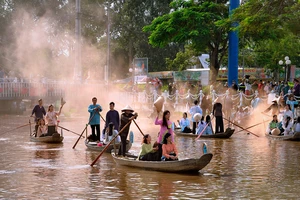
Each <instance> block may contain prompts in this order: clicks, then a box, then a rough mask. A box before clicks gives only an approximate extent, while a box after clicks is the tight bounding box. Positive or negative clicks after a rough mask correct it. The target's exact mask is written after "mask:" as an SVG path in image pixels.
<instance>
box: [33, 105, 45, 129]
mask: <svg viewBox="0 0 300 200" xmlns="http://www.w3.org/2000/svg"><path fill="white" fill-rule="evenodd" d="M45 115H46V110H45V108H44V106H43V100H42V99H39V100H38V104H37V105H35V106H34V108H33V110H32V112H31V115H30V117H33V116H34V121H35V123H36V125H35V133H36V132H37V129H38V126H39V125H38V121H39V119H43V118H44V116H45Z"/></svg>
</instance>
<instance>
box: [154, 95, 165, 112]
mask: <svg viewBox="0 0 300 200" xmlns="http://www.w3.org/2000/svg"><path fill="white" fill-rule="evenodd" d="M163 105H164V97H162V96H159V97H158V98H157V99H156V101H155V102H154V106H155V108H156V110H157V112H160V111H161V110H162V107H163Z"/></svg>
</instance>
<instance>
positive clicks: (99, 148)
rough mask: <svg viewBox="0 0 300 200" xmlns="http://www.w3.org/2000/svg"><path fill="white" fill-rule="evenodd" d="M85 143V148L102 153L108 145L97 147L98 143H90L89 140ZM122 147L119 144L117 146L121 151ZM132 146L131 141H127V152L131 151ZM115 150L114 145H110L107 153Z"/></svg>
mask: <svg viewBox="0 0 300 200" xmlns="http://www.w3.org/2000/svg"><path fill="white" fill-rule="evenodd" d="M84 143H85V146H86V147H87V148H88V149H89V150H93V151H102V150H103V149H104V148H105V147H106V145H103V146H97V142H89V141H88V140H85V141H84ZM120 145H121V144H120V143H117V144H116V148H117V149H119V148H120ZM131 146H132V143H131V142H130V141H129V140H127V141H126V152H128V151H129V150H130V148H131ZM113 149H114V145H113V144H110V145H109V147H108V148H107V149H106V151H105V152H106V153H110V152H111V150H113Z"/></svg>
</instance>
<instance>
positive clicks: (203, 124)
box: [197, 116, 206, 135]
mask: <svg viewBox="0 0 300 200" xmlns="http://www.w3.org/2000/svg"><path fill="white" fill-rule="evenodd" d="M205 127H206V122H205V121H204V116H202V117H201V120H200V122H199V123H198V126H197V135H199V134H200V133H202V131H204V128H205Z"/></svg>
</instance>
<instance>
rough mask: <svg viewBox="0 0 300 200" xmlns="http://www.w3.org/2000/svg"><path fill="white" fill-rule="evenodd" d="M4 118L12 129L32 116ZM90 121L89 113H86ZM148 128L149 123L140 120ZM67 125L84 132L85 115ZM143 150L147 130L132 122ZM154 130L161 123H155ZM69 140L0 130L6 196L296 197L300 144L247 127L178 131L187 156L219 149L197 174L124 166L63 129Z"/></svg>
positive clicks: (0, 172) (0, 174)
mask: <svg viewBox="0 0 300 200" xmlns="http://www.w3.org/2000/svg"><path fill="white" fill-rule="evenodd" d="M22 120H23V119H22V117H18V118H12V117H8V116H6V117H3V116H2V117H0V125H1V127H2V124H4V123H5V124H6V126H5V129H9V128H13V127H17V126H18V125H20V124H23V123H26V122H25V120H24V121H22ZM82 121H84V120H82ZM138 123H139V124H140V127H141V128H143V127H142V122H141V121H139V122H138ZM63 126H64V127H67V128H70V129H72V130H74V131H76V132H79V133H80V132H81V131H82V129H83V127H84V126H85V124H84V122H81V121H80V122H77V121H74V120H68V119H65V120H64V123H63ZM132 129H133V131H134V133H135V143H134V145H133V149H132V150H131V152H134V153H138V151H139V147H140V141H141V138H142V136H141V134H140V133H139V132H138V130H137V129H136V128H135V127H134V126H132ZM147 133H151V134H152V136H153V137H155V135H156V134H157V127H155V126H154V128H153V130H148V132H147ZM64 136H65V140H64V141H63V143H62V144H43V143H34V142H30V140H29V130H27V129H26V128H22V129H18V130H16V131H13V132H11V133H8V134H5V135H1V136H0V146H1V151H0V158H1V163H0V199H49V198H50V197H51V198H52V199H274V198H275V197H276V199H297V197H298V190H299V189H300V186H299V185H300V184H299V182H300V181H299V178H298V177H299V175H298V171H299V166H300V156H299V154H300V143H298V142H284V141H270V140H268V139H267V138H265V137H260V138H256V137H254V136H252V135H246V134H243V133H238V134H234V135H233V137H232V138H231V139H228V140H218V139H212V140H208V139H205V140H203V139H201V140H198V141H194V139H193V138H184V137H177V138H176V143H177V146H178V149H179V152H180V154H179V157H180V158H193V157H200V156H201V155H202V144H203V142H206V143H207V145H208V149H209V151H210V152H212V153H213V154H214V156H213V159H212V161H211V163H210V164H209V165H208V166H206V167H205V168H204V169H203V170H201V173H199V174H196V175H187V174H169V173H162V172H155V171H147V170H142V169H135V168H129V167H122V166H118V165H116V164H115V163H114V161H113V159H112V157H111V156H110V155H109V154H103V155H102V156H101V158H100V159H99V161H98V162H97V163H96V165H95V166H94V167H90V164H91V163H92V161H93V160H94V159H95V158H96V157H97V156H98V155H99V152H93V151H87V150H86V147H85V145H84V141H83V140H80V141H79V143H78V145H77V146H76V148H75V149H72V146H73V145H74V143H75V141H76V140H77V138H78V136H76V135H74V134H72V133H69V132H64Z"/></svg>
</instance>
